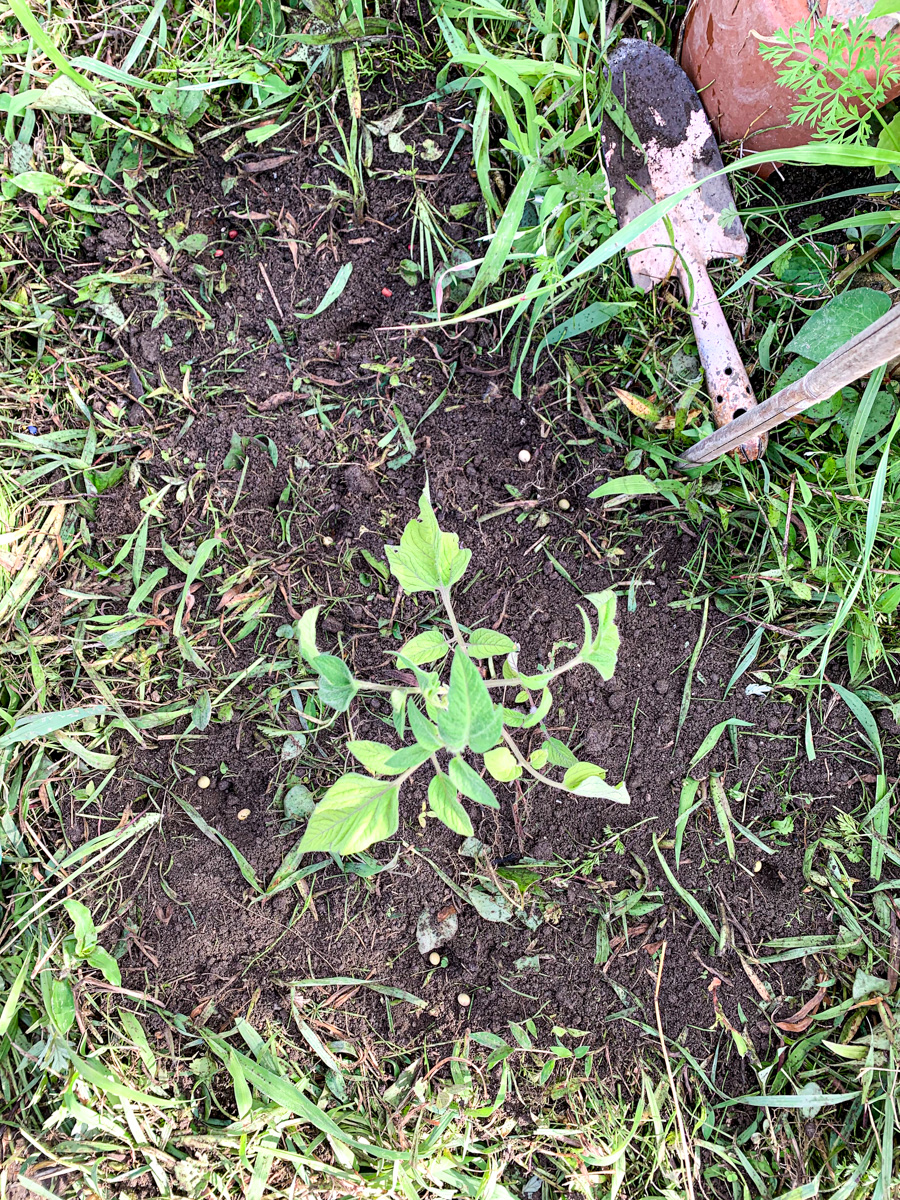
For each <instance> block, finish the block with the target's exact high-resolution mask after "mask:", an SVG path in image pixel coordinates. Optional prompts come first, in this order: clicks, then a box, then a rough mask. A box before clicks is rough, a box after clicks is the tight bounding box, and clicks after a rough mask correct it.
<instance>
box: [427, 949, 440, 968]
mask: <svg viewBox="0 0 900 1200" xmlns="http://www.w3.org/2000/svg"><path fill="white" fill-rule="evenodd" d="M428 961H429V962H430V963H431V965H432V966H433V967H439V966H440V965H441V956H440V955H439V954H438V952H437V950H432V952H431V953H430V954H429V955H428Z"/></svg>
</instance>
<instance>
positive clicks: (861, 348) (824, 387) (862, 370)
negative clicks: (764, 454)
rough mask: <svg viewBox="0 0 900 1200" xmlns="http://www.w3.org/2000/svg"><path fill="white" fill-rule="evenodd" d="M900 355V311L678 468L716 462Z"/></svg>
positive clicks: (700, 445)
mask: <svg viewBox="0 0 900 1200" xmlns="http://www.w3.org/2000/svg"><path fill="white" fill-rule="evenodd" d="M898 354H900V306H898V307H897V308H893V309H891V311H890V312H887V313H885V315H884V316H883V317H879V318H878V320H877V321H873V322H872V324H871V325H869V326H868V327H867V328H866V329H864V330H863V331H862V333H858V334H857V335H856V337H855V338H853V339H852V340H851V341H849V342H847V344H846V345H844V346H841V347H840V349H839V350H835V351H834V352H833V353H831V354H829V355H828V357H827V358H826V359H824V360H823V361H822V362H820V363H819V365H818V366H817V367H813V369H812V370H811V371H809V372H808V373H807V374H806V375H804V376H803V378H802V379H798V380H797V381H796V382H795V383H790V384H788V386H787V387H785V388H782V389H781V391H780V392H776V393H775V395H774V396H770V397H769V399H768V400H766V401H765V403H764V404H760V405H757V407H755V408H752V409H748V411H747V412H745V413H744V414H743V416H740V417H737V418H736V419H735V420H734V421H732V422H731V423H730V424H728V425H723V426H722V428H721V429H717V430H716V431H715V433H711V434H710V435H709V437H705V438H703V440H702V441H699V442H697V443H696V445H694V446H692V447H691V448H690V450H686V451H685V453H684V454H682V456H681V458H680V459H679V462H678V465H679V466H680V467H696V466H699V465H700V464H701V463H708V462H712V461H713V460H714V459H716V458H718V457H719V455H721V454H728V453H729V452H731V451H733V450H737V449H739V448H740V446H742V445H743V443H744V442H746V441H747V439H748V438H754V437H760V436H763V435H765V434H766V433H767V432H768V431H769V430H770V429H774V428H775V426H776V425H781V424H782V423H783V422H784V421H789V420H790V419H791V418H792V417H796V416H797V415H798V414H799V413H802V412H803V411H804V410H805V409H807V408H811V407H812V406H813V405H814V404H818V403H819V401H820V400H826V399H827V398H828V397H829V396H833V395H834V394H835V392H838V391H840V389H841V388H843V387H847V386H848V385H849V384H851V383H855V382H856V380H857V379H860V378H861V377H862V376H863V375H868V374H869V373H870V372H871V371H874V370H875V368H876V367H880V366H882V365H883V364H884V363H886V362H890V360H891V359H892V358H896V357H897V355H898Z"/></svg>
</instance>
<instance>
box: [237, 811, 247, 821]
mask: <svg viewBox="0 0 900 1200" xmlns="http://www.w3.org/2000/svg"><path fill="white" fill-rule="evenodd" d="M249 816H250V809H249V808H242V809H241V811H240V812H239V813H238V820H239V821H246V820H247V818H248V817H249Z"/></svg>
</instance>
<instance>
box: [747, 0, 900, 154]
mask: <svg viewBox="0 0 900 1200" xmlns="http://www.w3.org/2000/svg"><path fill="white" fill-rule="evenodd" d="M898 9H900V4H896V3H894V2H893V0H884V2H883V3H881V4H878V5H876V7H875V9H873V11H872V13H870V14H869V16H866V17H853V18H851V20H850V21H848V22H847V23H846V24H844V23H843V22H842V21H841V20H839V19H837V18H834V17H829V16H810V17H809V18H808V20H806V21H801V22H799V23H798V24H797V25H794V26H792V27H791V28H790V29H778V30H776V31H775V32H774V33H772V34H771V35H770V36H769V37H767V38H764V39H761V41H760V47H759V52H760V54H761V55H762V57H763V58H764V59H766V61H767V62H770V63H771V64H772V66H773V67H775V69H776V70H777V71H778V83H779V84H780V85H781V86H782V87H786V88H790V89H791V90H792V91H793V92H795V93H796V96H797V100H796V103H795V105H794V107H793V109H792V110H791V115H790V119H791V122H792V124H795V125H805V124H809V125H812V127H813V129H814V131H815V133H814V136H815V137H816V138H817V139H822V140H826V141H828V142H829V143H833V144H837V145H848V144H849V145H855V146H861V147H865V146H867V145H868V144H869V142H870V138H871V124H870V121H871V119H873V118H874V121H875V122H876V123H877V124H878V126H880V131H879V135H878V138H877V141H876V143H875V145H876V147H877V149H879V150H897V149H898V148H900V116H898V117H895V118H894V119H893V120H891V121H886V120H885V118H884V117H883V116H882V115H881V113H880V112H879V111H878V110H879V108H880V107H881V105H883V104H884V103H885V101H886V100H887V96H888V91H889V90H890V89H891V88H892V87H893V86H894V85H895V84H896V82H897V80H898V79H900V68H898V67H897V65H896V64H897V60H898V58H900V26H895V27H894V28H893V29H890V30H888V32H887V33H886V35H885V36H884V37H878V36H877V35H876V34H875V33H874V32H873V30H872V27H871V25H870V24H869V21H870V19H871V18H872V17H873V16H878V15H884V14H885V13H889V12H892V11H896V10H898ZM874 165H875V166H876V173H877V174H879V175H886V174H887V172H888V170H889V168H888V167H887V166H883V165H881V164H880V163H877V162H876V163H875V164H874Z"/></svg>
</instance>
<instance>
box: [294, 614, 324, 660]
mask: <svg viewBox="0 0 900 1200" xmlns="http://www.w3.org/2000/svg"><path fill="white" fill-rule="evenodd" d="M321 607H322V606H321V605H320V604H317V605H316V606H315V607H314V608H308V609H307V610H306V612H305V613H304V614H303V616H302V617H301V618H300V620H299V621H298V622H297V642H298V644H299V646H300V653H301V655H302V656H303V657H304V658H305V659H306V661H307V662H308V663H309V665H310V666H313V664H314V662H315V660H316V659H317V658H318V657H319V647H318V646H317V645H316V619H317V618H318V616H319V610H320V608H321Z"/></svg>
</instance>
